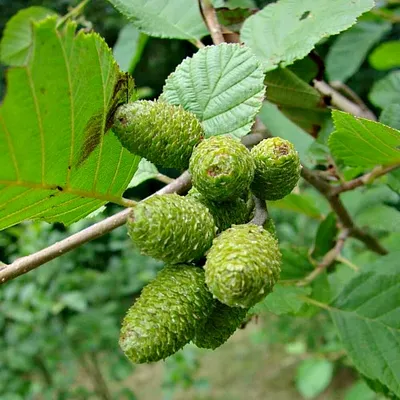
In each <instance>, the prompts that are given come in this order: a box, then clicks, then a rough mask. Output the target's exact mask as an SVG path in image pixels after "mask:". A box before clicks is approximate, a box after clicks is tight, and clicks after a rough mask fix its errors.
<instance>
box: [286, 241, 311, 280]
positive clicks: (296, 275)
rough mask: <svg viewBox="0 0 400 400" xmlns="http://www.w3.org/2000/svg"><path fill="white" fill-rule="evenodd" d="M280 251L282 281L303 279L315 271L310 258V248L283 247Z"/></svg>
mask: <svg viewBox="0 0 400 400" xmlns="http://www.w3.org/2000/svg"><path fill="white" fill-rule="evenodd" d="M280 250H281V252H282V267H281V277H280V279H282V280H290V279H301V278H304V277H305V276H306V275H307V274H309V273H310V272H311V271H312V270H313V269H314V267H313V265H312V264H311V263H310V260H309V258H308V254H307V253H308V248H305V247H287V246H282V247H281V249H280Z"/></svg>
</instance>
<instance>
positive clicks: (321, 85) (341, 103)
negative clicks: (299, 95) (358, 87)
mask: <svg viewBox="0 0 400 400" xmlns="http://www.w3.org/2000/svg"><path fill="white" fill-rule="evenodd" d="M313 84H314V87H315V89H317V90H318V91H319V92H320V93H321V94H323V95H324V96H329V97H330V99H331V103H332V105H333V106H335V107H337V108H339V109H341V110H343V111H346V112H348V113H350V114H352V115H355V116H357V117H362V118H367V119H370V120H373V121H376V116H375V115H374V114H373V113H372V112H371V111H369V110H364V109H362V108H361V107H360V106H359V105H358V104H355V103H353V102H352V101H350V100H349V99H348V98H347V97H345V96H343V95H342V94H340V93H339V92H338V91H337V90H335V89H333V88H332V87H331V86H329V85H328V84H327V83H326V82H324V81H318V80H316V79H314V81H313Z"/></svg>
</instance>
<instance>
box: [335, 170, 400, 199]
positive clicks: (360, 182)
mask: <svg viewBox="0 0 400 400" xmlns="http://www.w3.org/2000/svg"><path fill="white" fill-rule="evenodd" d="M397 168H400V165H392V166H390V167H386V168H384V167H381V166H378V167H375V168H374V169H373V170H372V171H371V172H368V173H367V174H364V175H362V176H360V177H358V178H355V179H352V180H351V181H348V182H344V183H342V184H341V185H339V186H336V187H332V188H331V193H332V194H333V195H337V194H340V193H343V192H347V191H349V190H353V189H356V188H358V187H360V186H364V185H367V184H369V183H372V182H373V181H374V180H375V179H377V178H379V177H381V176H383V175H385V174H387V173H389V172H392V171H394V170H395V169H397Z"/></svg>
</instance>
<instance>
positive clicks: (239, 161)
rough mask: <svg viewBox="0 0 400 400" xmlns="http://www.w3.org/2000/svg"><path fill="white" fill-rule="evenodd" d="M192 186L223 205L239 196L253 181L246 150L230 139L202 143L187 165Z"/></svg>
mask: <svg viewBox="0 0 400 400" xmlns="http://www.w3.org/2000/svg"><path fill="white" fill-rule="evenodd" d="M189 172H190V174H191V175H192V181H193V186H194V187H195V188H196V189H197V190H198V191H199V192H200V193H201V194H202V195H203V196H205V197H206V198H208V199H210V200H213V201H217V202H223V201H227V200H231V199H234V198H237V197H240V196H241V195H242V194H243V193H244V192H245V191H246V190H248V189H249V187H250V184H251V182H252V181H253V178H254V161H253V159H252V157H251V155H250V152H249V151H248V150H247V148H246V147H245V146H244V145H243V144H242V143H240V142H239V141H237V140H235V139H233V138H231V137H230V136H213V137H210V138H209V139H205V140H203V141H202V142H201V143H200V144H199V145H198V146H197V147H196V148H195V149H194V151H193V154H192V157H191V158H190V163H189Z"/></svg>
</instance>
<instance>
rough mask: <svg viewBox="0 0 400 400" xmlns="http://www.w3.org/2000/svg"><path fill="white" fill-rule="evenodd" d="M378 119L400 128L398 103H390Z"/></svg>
mask: <svg viewBox="0 0 400 400" xmlns="http://www.w3.org/2000/svg"><path fill="white" fill-rule="evenodd" d="M379 121H380V122H382V124H385V125H388V126H390V127H392V128H394V129H397V130H400V104H390V105H389V106H387V107H386V108H385V109H384V110H383V111H382V113H381V115H380V117H379Z"/></svg>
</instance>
